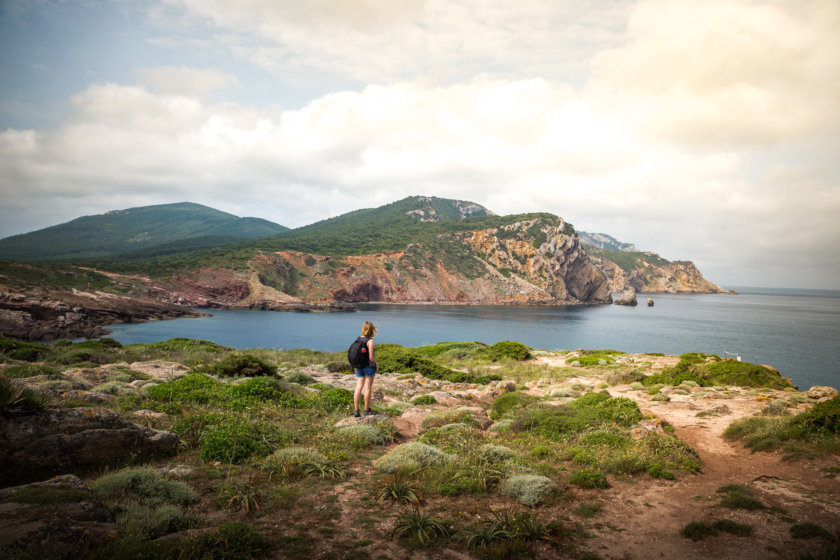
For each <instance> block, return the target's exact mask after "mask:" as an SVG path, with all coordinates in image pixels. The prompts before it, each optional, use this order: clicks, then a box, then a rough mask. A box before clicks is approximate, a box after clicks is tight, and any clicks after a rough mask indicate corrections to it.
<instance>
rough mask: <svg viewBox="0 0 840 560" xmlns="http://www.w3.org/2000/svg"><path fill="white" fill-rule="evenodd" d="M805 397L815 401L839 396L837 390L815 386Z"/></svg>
mask: <svg viewBox="0 0 840 560" xmlns="http://www.w3.org/2000/svg"><path fill="white" fill-rule="evenodd" d="M805 396H806V397H808V398H809V399H814V400H825V399H831V398H834V397H836V396H837V389H835V388H834V387H825V386H823V385H814V386H813V387H811V388H810V389H808V390H807V391H806V392H805Z"/></svg>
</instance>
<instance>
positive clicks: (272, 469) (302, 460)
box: [261, 447, 329, 479]
mask: <svg viewBox="0 0 840 560" xmlns="http://www.w3.org/2000/svg"><path fill="white" fill-rule="evenodd" d="M328 463H329V461H328V460H327V457H326V456H325V455H324V454H323V453H321V452H320V451H318V450H316V449H310V448H308V447H287V448H285V449H278V450H277V451H275V452H274V453H272V454H271V455H269V456H268V457H266V458H265V460H263V462H262V465H261V468H262V469H263V470H264V471H266V472H267V473H269V474H270V475H271V476H274V477H278V478H283V479H290V478H298V477H301V476H304V475H305V474H306V472H307V468H309V467H311V466H323V465H327V464H328Z"/></svg>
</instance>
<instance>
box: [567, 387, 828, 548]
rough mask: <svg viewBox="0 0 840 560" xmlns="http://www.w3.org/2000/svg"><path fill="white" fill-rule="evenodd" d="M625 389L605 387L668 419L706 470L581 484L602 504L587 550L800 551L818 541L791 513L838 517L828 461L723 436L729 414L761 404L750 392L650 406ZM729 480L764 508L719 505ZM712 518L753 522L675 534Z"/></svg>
mask: <svg viewBox="0 0 840 560" xmlns="http://www.w3.org/2000/svg"><path fill="white" fill-rule="evenodd" d="M626 389H627V387H614V388H611V389H610V392H611V393H613V394H614V395H615V396H619V395H620V396H627V397H630V398H633V399H634V400H636V401H637V402H638V403H639V405H640V407H642V408H643V409H647V410H650V411H651V412H653V413H655V414H656V415H657V416H658V417H659V418H661V419H663V420H665V421H666V422H668V423H669V424H670V425H672V426H673V427H674V430H675V434H676V435H677V437H679V438H680V440H682V441H684V442H685V443H687V444H689V445H691V446H692V447H693V448H694V449H695V450H696V451H697V453H698V455H699V456H700V459H701V460H702V462H703V470H702V472H701V473H699V474H696V475H681V476H680V479H679V480H678V481H675V482H666V481H655V480H652V479H649V478H646V477H638V479H637V480H630V481H616V482H614V484H613V486H612V487H611V488H609V489H607V490H604V491H602V492H601V493H600V494H598V493H596V491H586V492H581V493H580V494H582V495H585V496H586V497H591V498H592V500H593V501H595V502H599V503H602V505H603V508H604V513H603V515H601V516H599V517H598V518H597V523H595V524H594V525H593V530H592V532H593V533H594V537H595V538H594V539H593V546H592V547H591V550H592V552H595V553H596V554H598V555H599V556H601V557H603V558H615V559H619V558H620V559H647V558H686V559H691V558H698V559H700V558H716V559H729V558H731V559H737V560H752V559H755V560H759V559H767V558H797V557H798V556H799V555H800V554H802V553H803V551H804V550H805V549H806V548H807V547H808V546H811V547H813V546H814V545H815V544H819V543H814V542H809V541H805V542H802V541H795V540H794V539H792V538H791V535H790V526H791V524H792V523H793V522H794V521H797V522H801V521H806V520H807V521H810V522H813V523H817V524H819V525H822V526H824V527H828V528H831V527H833V526H834V525H835V524H836V523H837V520H838V519H840V480H838V479H834V478H827V477H826V476H825V473H824V472H822V471H821V469H822V468H825V467H827V466H829V465H831V464H833V463H834V462H833V461H831V460H820V461H798V462H786V461H784V460H782V457H781V455H779V454H776V453H751V452H750V450H748V449H746V448H744V447H743V445H741V444H738V443H731V442H729V441H728V440H727V439H726V438H724V437H723V432H724V430H725V429H726V427H727V426H728V425H729V424H730V423H731V422H732V421H734V420H735V419H736V418H740V417H743V416H748V415H752V414H753V413H754V412H756V411H757V409H758V408H760V404H759V403H756V401H755V399H754V397H751V396H747V395H745V396H744V397H742V398H737V399H726V400H715V399H710V400H708V401H705V402H703V403H702V405H697V404H695V403H693V402H689V401H684V402H680V401H677V402H671V403H667V404H666V405H661V406H650V402H648V401H647V399H646V398H644V397H642V396H639V395H635V396H634V395H633V394H632V393H628V392H624V391H625V390H626ZM751 399H752V400H751ZM722 406H725V407H726V408H728V409H729V410H730V411H731V412H729V413H726V414H723V415H721V416H718V417H710V418H702V419H701V418H697V416H696V415H697V413H698V412H701V410H698V409H702V410H713V409H715V408H719V407H722ZM727 484H740V485H742V486H745V487H747V488H750V489H751V490H753V491H754V492H755V497H756V498H758V499H759V500H760V501H761V502H763V503H764V504H765V505H766V506H767V508H768V509H766V510H759V511H746V510H741V509H736V510H732V509H727V508H723V507H720V506H719V505H718V504H719V502H720V498H721V494H720V493H718V489H719V488H721V487H722V486H725V485H727ZM579 497H582V496H579ZM772 508H778V509H777V510H773V509H772ZM716 519H730V520H733V521H737V522H739V523H747V524H749V525H751V526H752V527H753V534H752V535H750V536H748V537H743V536H734V535H731V534H723V535H722V536H716V537H710V538H708V539H704V540H702V541H700V542H694V541H692V540H690V539H687V538H685V537H683V536H682V535H681V534H680V530H681V529H682V528H683V527H685V525H687V524H688V523H690V522H692V521H706V522H710V521H713V520H716Z"/></svg>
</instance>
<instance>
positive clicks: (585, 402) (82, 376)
mask: <svg viewBox="0 0 840 560" xmlns="http://www.w3.org/2000/svg"><path fill="white" fill-rule="evenodd" d="M534 355H540V352H539V351H534V350H532V349H530V348H527V347H525V346H523V345H521V344H518V343H514V342H507V341H506V342H500V343H497V344H493V345H486V344H482V343H480V342H441V343H437V344H432V345H427V346H422V347H418V348H405V347H402V346H397V345H388V344H382V345H377V357H378V361H379V365H380V379H382V378H384V379H387V380H388V381H389V383H388V384H385V383H384V381H380V382H379V384H378V385H376V386H375V387H377V388H378V389H379V388H381V390H383V391H384V393H385V395H386V398H387V401H388V402H387V405H386V404H385V403H384V402H383V401H382V399H381V398H377V399H376V400H375V401H374V407H375V408H377V409H378V410H379V412H381V413H382V414H380V415H379V416H374V417H366V418H363V419H361V420H363V422H362V421H359V422H358V423H356V422H355V421H354V422H347V419H348V418H349V417H350V416H351V414H352V392H351V389H352V388H353V386H354V384H355V379H354V378H353V376H352V374H349V370H348V369H346V368H343V367H341V366H342V364H344V363H346V358H345V357H344V356H343V353H329V352H315V351H310V350H292V351H273V350H248V351H237V350H234V349H231V348H226V347H223V346H219V345H216V344H213V343H211V342H206V341H195V340H188V339H171V340H168V341H163V342H158V343H153V344H138V345H130V346H122V345H120V344H119V343H118V342H116V341H113V340H111V339H100V340H96V341H86V342H82V343H72V342H59V343H56V344H52V345H35V344H27V343H20V342H17V341H14V340H9V339H0V364H2V366H3V367H4V369H3V372H2V374H0V414H2V415H11V414H28V413H32V412H36V411H38V410H43V409H44V407H47V406H66V405H68V403H67V402H64V403H62V401H61V400H60V399H58V398H56V395H57V394H59V393H62V392H66V394H68V395H69V394H70V393H72V392H73V391H75V390H76V389H74V388H79V387H85V390H84V391H82V392H86V391H91V392H93V391H95V392H96V394H99V395H107V396H108V400H107V401H105V403H104V406H109V407H111V408H114V409H115V410H118V411H120V412H122V413H124V414H126V415H132V414H133V413H135V412H136V411H140V410H142V411H144V412H145V413H149V416H148V419H144V420H142V422H143V423H147V424H148V425H149V426H151V427H154V428H157V429H166V430H169V431H172V432H174V433H176V434H177V435H178V437H179V439H180V446H179V448H178V451H177V456H176V457H170V458H162V459H155V460H154V461H153V463H151V464H147V465H142V466H138V465H137V464H130V463H126V464H124V465H121V466H120V465H117V466H115V467H112V468H113V469H114V470H111V471H105V472H103V471H101V470H99V471H95V472H82V473H80V474H82V475H83V477H85V478H86V479H87V481H88V484H89V486H90V491H85V490H73V491H62V492H54V493H53V492H46V491H43V490H35V491H33V490H29V491H27V492H29V494H27V495H25V496H24V495H21V496H19V497H17V498H16V499H17V500H24V499H26V500H28V502H27V503H38V504H49V503H64V502H67V501H82V500H90V499H95V500H98V501H100V502H102V503H104V504H105V505H106V506H107V508H108V509H109V511H110V512H111V515H112V517H113V520H114V522H115V527H116V532H115V534H114V536H113V538H112V540H110V541H109V542H108V543H107V546H99V547H97V548H96V550H95V551H91V550H89V549H84V548H83V549H82V550H80V551H78V554H76V556H78V557H92V558H172V559H176V558H260V557H263V556H268V555H270V554H275V555H276V554H282V555H283V557H288V558H301V559H302V558H307V559H308V558H313V557H341V558H360V557H368V556H372V557H376V554H377V552H379V551H380V549H379V547H382V546H385V547H390V548H388V549H387V554H388V555H396V556H400V555H403V556H408V555H411V554H412V552H414V551H418V550H430V551H431V552H430V554H437V551H439V550H441V549H442V548H444V547H445V548H448V549H452V550H456V551H458V552H459V553H461V554H465V555H471V556H473V557H478V558H517V557H539V558H547V557H572V558H583V557H586V556H585V553H584V552H582V551H581V550H580V548H582V547H586V543H587V539H586V538H585V535H586V534H587V533H588V531H590V530H591V529H592V528H593V527H594V526H595V525H598V524H599V522H601V521H603V520H604V519H607V517H606V515H605V514H604V513H603V512H604V511H605V509H606V508H609V505H608V500H605V499H604V496H605V495H607V494H606V493H612V492H613V491H614V490H607V491H606V493H605V490H604V489H607V488H621V487H622V485H623V484H628V483H629V484H638V483H645V482H651V480H652V479H657V480H658V481H657V482H655V484H661V482H659V480H666V481H668V480H676V479H680V478H683V477H690V476H692V475H693V473H697V472H698V471H699V470H700V468H701V462H700V459H699V457H698V455H697V453H696V452H695V451H694V450H693V449H692V448H691V447H690V446H689V445H687V444H686V443H684V442H683V441H680V439H678V438H677V437H676V436H675V435H674V434H673V429H670V427H669V426H667V425H666V426H664V427H663V425H661V424H656V425H655V426H654V424H652V423H650V422H647V421H646V419H645V417H644V414H643V412H642V409H644V407H642V409H640V408H639V405H637V404H636V402H635V401H634V400H631V399H630V398H627V397H626V396H612V395H611V394H610V393H608V392H607V391H605V390H603V388H605V387H608V386H609V385H620V384H624V385H630V384H631V383H632V384H637V386H632V387H631V389H630V390H633V391H638V393H636V394H637V395H638V396H641V397H643V398H655V397H657V396H660V393H659V389H660V388H661V387H663V386H665V385H670V384H674V383H676V382H677V380H678V382H679V383H682V384H683V385H682V388H684V389H685V392H686V394H689V395H694V394H696V393H692V392H690V391H691V390H692V389H693V390H695V391H696V390H697V389H698V388H699V387H706V386H708V385H707V384H706V383H715V384H717V383H718V381H719V378H720V375H723V374H722V373H721V370H719V369H714V368H713V366H715V365H718V364H728V362H725V361H721V360H718V359H717V358H716V357H714V356H706V355H700V354H690V355H684V356H682V357H681V360H680V364H679V365H678V366H677V367H676V368H673V369H672V370H666V371H665V372H663V373H662V374H661V375H663V376H666V377H667V378H668V379H667V380H664V378H663V377H660V378H659V379H658V380H657V383H654V384H651V383H649V382H647V380H648V379H650V376H648V377H645V376H644V373H642V372H643V371H645V372H646V368H644V367H643V366H640V365H638V364H632V363H628V360H627V356H625V355H623V354H622V353H621V352H618V351H614V350H578V351H575V353H571V352H570V353H568V354H567V355H566V362H567V364H568V363H569V362H572V361H577V362H578V364H576V365H571V364H570V365H569V366H565V367H556V366H547V365H545V364H541V363H537V362H536V361H534V360H531V359H530V358H533V356H534ZM150 360H164V361H173V362H179V363H181V364H184V365H186V366H187V368H188V371H184V372H183V373H177V374H174V375H172V376H171V377H166V378H155V377H154V376H152V375H148V374H144V373H142V372H140V371H137V370H135V369H132V367H131V364H132V363H133V362H145V361H150ZM671 363H673V362H671ZM726 367H730V366H729V365H726ZM182 369H183V368H182ZM647 369H649V368H647ZM677 370H680V371H677ZM750 371H752V370H750ZM768 371H769V370H768ZM591 372H597V375H598V377H597V378H596V379H586V376H587V375H588V374H589V373H591ZM675 372H676V373H675ZM683 373H687V374H690V375H689V376H683V377H682V378H679V376H680V375H681V374H683ZM666 374H667V375H666ZM672 374H673V375H672ZM762 375H763V374H762ZM691 376H695V377H691ZM716 376H717V377H716ZM749 376H751V377H753V378H755V379H759V380H764V381H765V382H766V383H767V384H769V385H771V386H773V385H775V384H776V382H777V381H778V376H776V375H775V374H774V376H769V377H766V378H765V377H761V376H758V377H756V376H754V375H753V374H749ZM570 377H574V378H575V379H571V380H570V379H569V378H570ZM695 378H696V379H699V380H700V381H697V380H696V379H695ZM502 379H503V380H504V383H502V384H499V383H495V382H496V381H498V380H502ZM509 381H514V384H515V385H516V388H517V390H515V391H513V390H511V389H513V386H512V385H511V384H510V383H508V382H509ZM664 381H667V382H664ZM701 381H702V383H701ZM739 381H740V378H739ZM692 383H694V384H695V385H696V386H695V385H692ZM28 384H29V385H28ZM453 384H454V385H453ZM745 385H748V384H745ZM535 388H539V389H540V390H539V391H535V390H533V389H535ZM653 389H655V390H656V391H655V392H656V394H655V395H647V391H648V390H653ZM610 390H611V391H612V392H613V394H614V395H619V394H620V393H616V391H615V389H614V388H611V389H610ZM618 390H624V389H621V388H619V389H618ZM438 391H441V392H444V393H449V395H450V396H455V395H458V397H457V398H462V399H464V400H463V402H464V405H465V406H463V407H460V408H458V407H454V406H449V405H445V404H443V403H448V402H449V401H448V397H446V398H445V397H444V396H443V395H439V394H438ZM433 394H434V395H438V396H439V397H440V398H435V397H434V396H433ZM661 396H663V397H664V396H665V395H661ZM666 398H667V397H666ZM792 399H793V397H791V400H790V403H793V400H792ZM775 400H780V399H775ZM773 402H774V401H773V400H769V399H768V400H767V403H768V405H767V407H766V409H765V413H764V414H762V415H759V416H756V417H754V418H748V419H746V420H745V421H741V422H742V423H735V424H733V426H732V427H730V430H729V431H728V434H730V437H733V438H741V439H745V440H747V439H748V438H750V437H756V438H757V439H756V440H755V441H756V442H759V443H752V441H753V440H749V441H748V445H750V446H751V447H755V448H759V449H762V450H771V449H782V450H783V451H784V452H788V451H791V450H793V451H796V452H797V453H798V454H799V456H803V451H802V450H803V449H809V450H812V451H809V452H813V453H817V452H820V453H827V452H836V449H837V448H836V447H834V446H835V445H836V441H837V426H838V401H837V399H833V400H830V401H826V402H824V403H821V404H820V405H817V406H815V407H814V408H813V409H812V410H810V411H809V412H804V413H800V414H793V413H789V412H788V410H792V407H793V406H795V404H790V403H788V401H785V403H783V404H784V406H782V405H781V404H780V405H773ZM69 404H70V405H74V406H75V405H78V403H76V402H69ZM770 405H773V406H770ZM412 407H419V408H420V409H421V410H415V411H413V412H412V414H422V421H421V420H420V419H419V418H418V419H417V421H416V423H415V424H414V428H415V430H416V434H413V435H411V436H409V437H406V436H404V435H401V434H399V433H397V431H396V428H395V427H394V423H393V421H392V416H398V415H400V414H402V413H403V412H405V411H406V410H408V409H411V408H412ZM484 411H486V412H487V413H488V414H487V415H486V416H485V415H484ZM160 413H162V415H161V414H160ZM406 417H408V415H406ZM488 417H489V420H488ZM144 418H146V417H145V416H144ZM404 418H405V417H404ZM133 419H135V420H136V418H134V417H133ZM136 421H139V420H136ZM491 422H492V425H491V426H490V427H489V428H488V424H490V423H491ZM646 422H647V423H646ZM759 436H760V437H759ZM768 442H770V443H768ZM773 442H775V443H773ZM791 446H792V447H791ZM832 450H835V451H832ZM161 464H165V465H171V464H184V465H189V466H190V467H191V469H192V473H191V474H190V475H187V476H186V477H185V478H183V479H178V480H175V479H172V478H170V477H168V476H165V475H162V474H161V471H160V470H158V467H159V466H160V465H161ZM120 467H122V468H120ZM717 496H718V497H717V499H716V501H715V503H714V504H713V505H712V507H714V508H715V510H714V511H717V512H719V513H718V515H719V516H723V515H728V514H732V515H746V514H751V515H755V514H761V515H767V514H768V512H773V511H774V510H773V508H772V507H770V506H768V505H765V504H764V503H763V502H762V501H761V500H760V499H759V497H758V496H757V495H756V493H755V491H753V490H751V488H750V487H748V486H736V485H730V486H727V487H722V488H721V489H720V492H719V494H718V495H717ZM500 504H502V505H503V506H504V507H500V506H499V505H500ZM646 505H647V504H646ZM750 512H754V513H750ZM348 515H352V516H353V518H352V519H353V521H352V523H351V524H350V525H349V528H348V524H347V523H346V522H345V520H346V517H347V516H348ZM739 519H740V518H739ZM271 527H282V529H271ZM795 527H796V529H795V531H794V530H793V529H792V538H802V539H806V538H813V539H815V540H816V541H820V542H826V543H827V542H829V541H828V540H827V537H825V533H822V532H820V531H818V530H817V529H814V528H813V527H811V526H808V525H807V524H804V523H803V524H797V525H795ZM192 530H195V531H194V532H190V533H189V534H191V535H193V536H192V537H190V538H187V539H186V540H177V539H172V540H168V539H169V538H171V537H167V539H160V537H166V536H167V535H172V534H174V533H183V532H185V531H192ZM750 531H751V527H750V526H749V525H746V524H741V523H739V522H735V521H731V520H727V519H713V520H711V521H697V522H694V523H692V524H689V525H688V526H686V527H685V528H684V529H683V531H682V534H683V535H684V536H685V537H686V538H688V539H694V540H701V539H711V538H715V537H716V536H720V535H722V534H729V535H735V536H747V535H749V534H750ZM185 534H186V533H185ZM677 538H679V537H677ZM157 539H160V540H157ZM80 546H82V547H84V544H83V543H81V544H80ZM382 550H385V549H382ZM381 554H386V552H381Z"/></svg>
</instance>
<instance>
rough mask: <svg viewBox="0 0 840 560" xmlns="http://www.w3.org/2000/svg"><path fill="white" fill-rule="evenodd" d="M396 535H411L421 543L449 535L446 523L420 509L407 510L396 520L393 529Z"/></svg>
mask: <svg viewBox="0 0 840 560" xmlns="http://www.w3.org/2000/svg"><path fill="white" fill-rule="evenodd" d="M391 535H392V536H394V537H404V536H409V537H411V538H413V539H414V540H415V541H417V542H418V543H419V544H421V545H426V544H428V543H430V542H432V541H434V540H437V539H439V538H442V537H447V536H448V535H449V529H448V527H447V526H446V524H445V523H444V522H443V521H442V520H440V519H438V518H436V517H432V516H431V515H430V514H428V513H423V512H421V511H420V510H419V509H413V510H409V511H405V512H403V513H402V514H400V516H399V517H397V519H396V521H394V528H393V529H392V530H391Z"/></svg>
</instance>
